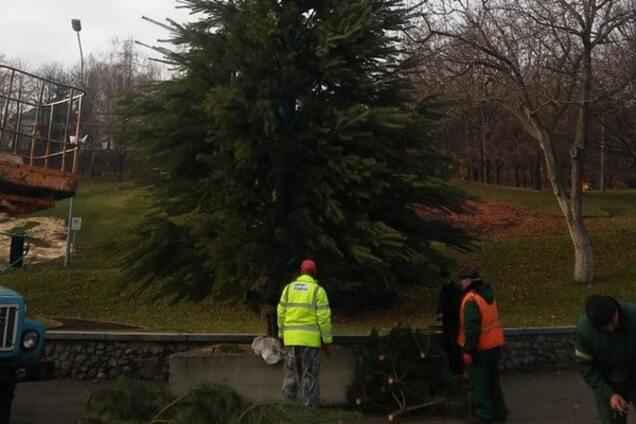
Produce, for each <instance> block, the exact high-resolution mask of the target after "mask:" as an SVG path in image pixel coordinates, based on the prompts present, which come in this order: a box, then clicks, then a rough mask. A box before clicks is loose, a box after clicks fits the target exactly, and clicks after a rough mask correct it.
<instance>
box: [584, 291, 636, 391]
mask: <svg viewBox="0 0 636 424" xmlns="http://www.w3.org/2000/svg"><path fill="white" fill-rule="evenodd" d="M574 355H575V357H576V362H577V364H578V367H579V370H580V372H581V374H582V375H583V379H584V380H585V382H586V384H587V385H588V386H589V387H590V388H592V390H594V394H595V395H596V397H597V399H600V400H602V401H608V400H609V398H610V397H611V396H612V394H614V393H619V394H622V395H625V394H626V392H627V391H630V390H634V389H636V304H633V303H625V302H620V325H619V327H618V329H617V330H616V331H615V332H612V333H607V332H605V331H601V330H597V329H596V328H595V327H594V326H593V325H592V323H591V322H590V321H589V319H588V318H587V316H585V315H584V316H582V317H581V319H580V320H579V323H578V325H577V327H576V347H575V351H574Z"/></svg>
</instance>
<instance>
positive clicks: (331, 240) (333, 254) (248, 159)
mask: <svg viewBox="0 0 636 424" xmlns="http://www.w3.org/2000/svg"><path fill="white" fill-rule="evenodd" d="M184 3H185V4H186V5H187V6H188V7H189V8H190V9H191V10H192V11H193V12H195V13H197V14H198V16H199V17H200V19H199V20H198V21H196V22H194V23H190V24H187V25H184V26H180V25H177V24H175V23H172V25H173V28H174V31H175V36H174V42H175V44H176V45H177V46H178V47H177V48H175V51H174V52H173V51H168V50H162V51H163V53H164V54H165V55H166V60H168V61H170V62H173V63H175V64H177V65H178V67H179V69H180V72H179V74H178V76H177V77H176V78H174V79H172V80H170V81H166V82H162V83H159V84H157V85H155V86H154V87H152V88H151V89H149V90H146V91H145V92H142V93H136V95H135V96H133V97H130V98H129V99H128V101H127V103H126V104H125V105H124V108H123V116H125V117H126V118H125V120H124V122H123V124H124V128H125V130H126V131H127V133H128V137H129V138H130V139H131V141H132V142H131V143H130V144H134V145H137V146H139V147H140V148H142V149H143V152H144V153H145V156H146V158H147V160H148V161H149V162H150V164H151V165H152V166H154V167H156V168H157V169H159V170H160V173H159V176H158V181H157V184H156V188H155V190H154V195H155V199H156V206H157V210H156V213H155V214H153V215H152V216H150V217H149V218H148V220H147V222H146V224H145V225H144V227H143V228H142V229H141V230H140V232H139V233H140V237H141V239H140V240H138V243H136V246H135V248H134V249H133V251H132V254H131V255H130V257H129V259H130V261H131V263H132V266H131V269H132V275H133V277H134V278H135V280H137V281H141V282H142V284H146V285H147V284H150V283H151V282H152V281H162V282H163V283H165V285H164V286H163V287H164V288H165V289H166V290H167V291H168V292H169V293H173V294H176V295H177V297H178V298H179V297H183V296H187V297H197V296H205V295H209V294H213V295H233V294H240V295H244V294H245V293H246V292H248V291H250V290H254V291H257V292H261V293H263V292H264V293H266V294H267V293H269V297H270V298H271V299H272V300H273V299H275V298H276V296H278V293H279V290H280V287H281V285H283V284H285V283H287V282H288V281H289V280H290V279H291V278H293V274H295V272H296V271H297V267H298V263H299V260H300V259H301V258H303V257H312V258H314V259H316V260H317V261H318V266H319V270H320V281H321V282H322V283H323V285H324V286H325V287H326V288H327V290H328V291H329V292H330V295H331V300H332V303H334V304H336V305H338V304H339V305H341V306H349V307H352V306H355V305H365V306H371V305H387V304H390V303H391V302H392V301H394V300H395V299H396V298H397V296H398V295H399V292H400V287H401V286H403V285H409V284H418V283H424V282H425V281H426V280H427V278H428V277H427V275H430V272H431V271H432V272H435V273H436V272H437V271H436V270H437V269H438V267H439V266H440V265H441V264H443V263H446V262H447V259H446V258H445V257H444V256H443V255H441V254H440V253H439V251H438V249H437V247H439V246H437V245H445V246H450V247H451V248H455V249H465V248H467V247H469V244H470V242H469V240H468V238H467V236H466V234H465V233H464V232H462V231H460V230H458V229H456V228H454V227H452V226H450V225H448V224H445V223H443V222H440V221H435V220H430V219H428V220H427V219H422V218H420V217H418V213H417V208H418V207H419V206H424V207H426V208H433V209H446V210H450V209H457V208H459V207H460V205H461V197H460V196H459V195H458V193H457V192H454V191H452V190H451V189H450V188H449V187H448V186H446V185H445V184H444V183H443V181H441V180H440V179H439V178H438V177H437V176H438V175H440V174H441V173H442V171H443V168H444V167H446V166H447V163H446V162H445V160H444V159H443V158H442V157H441V156H440V155H438V154H437V153H436V152H434V151H433V150H432V148H431V147H430V146H429V140H430V137H431V135H432V133H433V130H434V123H433V122H432V121H430V119H427V118H426V113H422V112H426V107H419V108H414V107H412V105H413V104H414V102H413V99H412V97H411V90H410V85H409V79H408V74H409V72H410V71H412V70H413V69H414V67H416V66H417V60H416V58H415V57H413V56H411V55H409V54H407V52H405V51H403V50H402V49H401V43H400V35H401V34H403V33H404V31H405V30H406V29H407V27H408V25H409V20H410V13H411V10H410V9H409V8H407V7H406V6H405V4H404V2H403V1H402V0H230V1H221V0H213V1H208V0H185V1H184ZM427 272H428V274H427Z"/></svg>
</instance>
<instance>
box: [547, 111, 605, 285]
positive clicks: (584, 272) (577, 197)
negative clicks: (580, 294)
mask: <svg viewBox="0 0 636 424" xmlns="http://www.w3.org/2000/svg"><path fill="white" fill-rule="evenodd" d="M581 115H584V114H583V113H582V114H581ZM582 117H583V116H579V119H581V118H582ZM579 125H582V123H581V122H579ZM536 133H537V135H536V138H537V140H539V142H540V145H541V148H542V149H543V153H544V159H545V166H546V171H547V174H548V178H549V181H550V184H551V186H552V191H553V193H554V195H555V197H556V199H557V203H558V204H559V207H560V208H561V212H562V213H563V216H564V218H565V223H566V224H567V227H568V232H569V234H570V239H571V241H572V246H573V248H574V280H575V281H578V282H583V283H589V282H591V281H592V280H593V279H594V258H593V254H592V244H591V242H590V237H589V235H588V232H587V228H586V227H585V222H584V221H583V208H582V206H583V198H582V185H583V164H582V160H583V157H582V156H583V155H582V154H581V153H582V151H581V150H580V149H579V148H577V146H581V144H579V143H580V140H579V137H580V136H579V135H577V140H576V141H575V143H574V144H573V146H572V149H571V151H570V169H571V186H570V192H569V193H567V192H566V190H565V184H564V182H563V179H562V178H561V175H560V173H559V168H558V165H557V162H556V155H555V153H554V150H553V144H552V139H551V138H550V135H549V134H547V133H546V132H545V131H543V130H541V129H538V128H537V129H536Z"/></svg>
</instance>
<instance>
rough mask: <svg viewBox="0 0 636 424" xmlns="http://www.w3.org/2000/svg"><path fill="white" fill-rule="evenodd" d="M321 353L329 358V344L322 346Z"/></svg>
mask: <svg viewBox="0 0 636 424" xmlns="http://www.w3.org/2000/svg"><path fill="white" fill-rule="evenodd" d="M322 352H323V353H324V354H325V356H331V344H324V345H322Z"/></svg>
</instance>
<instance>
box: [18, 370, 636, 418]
mask: <svg viewBox="0 0 636 424" xmlns="http://www.w3.org/2000/svg"><path fill="white" fill-rule="evenodd" d="M503 386H504V391H505V393H506V398H507V402H508V407H509V408H510V411H511V415H510V420H509V423H510V424H596V423H597V421H596V420H595V418H594V417H595V415H596V414H595V407H594V403H593V398H592V394H591V392H590V391H589V390H588V389H587V388H586V387H585V386H584V385H583V383H582V381H581V378H580V377H579V376H578V375H577V373H576V372H575V371H566V372H560V373H545V374H536V375H534V374H533V375H526V374H514V375H508V376H505V377H504V379H503ZM94 387H95V384H93V383H81V382H70V381H51V382H40V383H25V384H22V385H20V386H18V390H17V392H16V398H15V403H14V410H13V416H12V419H11V424H71V423H74V422H76V421H77V419H78V418H79V416H80V415H81V411H82V407H83V405H84V402H85V401H86V399H87V398H88V394H89V393H90V391H91V390H92V389H93V388H94ZM386 422H387V421H386V420H385V419H382V418H369V419H368V420H365V423H364V424H382V423H386ZM397 422H398V423H402V424H461V421H457V420H445V419H441V418H439V419H433V418H419V419H416V418H411V419H404V420H400V421H397ZM628 423H629V424H636V411H635V410H634V409H632V410H631V414H630V417H629V420H628Z"/></svg>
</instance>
